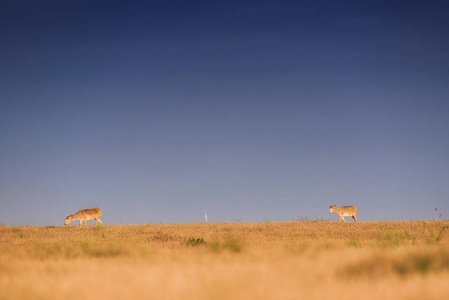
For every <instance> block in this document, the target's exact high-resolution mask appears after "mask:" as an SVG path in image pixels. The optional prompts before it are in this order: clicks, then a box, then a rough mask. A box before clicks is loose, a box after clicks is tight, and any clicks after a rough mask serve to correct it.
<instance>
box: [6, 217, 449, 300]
mask: <svg viewBox="0 0 449 300" xmlns="http://www.w3.org/2000/svg"><path fill="white" fill-rule="evenodd" d="M448 282H449V221H444V220H443V221H379V222H358V223H350V222H347V223H343V222H341V223H338V222H334V221H332V222H331V221H291V222H262V223H245V222H232V223H181V224H138V225H104V226H99V227H96V226H94V225H88V226H87V227H85V228H80V227H78V226H65V227H64V226H47V227H39V226H15V227H10V226H0V299H2V300H3V299H8V300H9V299H11V300H14V299H20V300H22V299H23V300H25V299H27V300H28V299H45V300H48V299H58V300H59V299H83V300H88V299H348V298H356V299H376V300H377V299H420V300H422V299H448V298H449V288H448V287H447V283H448Z"/></svg>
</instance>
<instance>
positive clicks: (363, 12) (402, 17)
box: [0, 0, 449, 225]
mask: <svg viewBox="0 0 449 300" xmlns="http://www.w3.org/2000/svg"><path fill="white" fill-rule="evenodd" d="M447 3H448V2H447V1H333V0H332V1H331V0H330V1H260V0H258V1H246V0H240V1H169V0H164V1H162V0H161V1H92V0H89V1H82V0H72V1H59V0H58V1H56V0H55V1H38V0H33V1H21V0H19V1H17V0H1V1H0V223H3V224H5V225H61V224H62V223H63V221H64V218H65V216H66V215H67V214H69V213H72V214H73V213H75V212H76V211H77V210H79V209H81V208H89V207H95V206H98V207H100V208H101V209H102V210H103V217H102V220H103V221H104V223H105V224H118V223H128V224H132V223H138V222H139V223H140V222H196V221H204V212H205V211H207V214H208V217H209V220H210V221H217V222H218V221H236V220H242V221H268V220H270V221H287V220H294V219H298V218H306V217H307V218H311V219H315V218H324V219H331V220H338V216H336V215H335V214H333V215H329V214H328V208H329V205H330V204H337V205H351V204H353V205H356V206H357V207H358V208H359V212H358V218H359V220H361V221H363V220H387V219H430V218H433V217H434V212H435V211H434V210H435V207H438V213H441V214H442V216H443V218H448V216H449V4H447ZM72 224H75V225H77V222H76V223H72Z"/></svg>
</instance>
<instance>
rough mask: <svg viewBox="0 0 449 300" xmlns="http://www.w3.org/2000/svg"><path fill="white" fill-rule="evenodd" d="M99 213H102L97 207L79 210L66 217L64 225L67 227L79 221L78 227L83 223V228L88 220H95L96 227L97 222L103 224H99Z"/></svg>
mask: <svg viewBox="0 0 449 300" xmlns="http://www.w3.org/2000/svg"><path fill="white" fill-rule="evenodd" d="M101 213H102V211H101V209H99V208H98V207H95V208H86V209H80V210H79V211H77V212H76V214H74V215H67V218H65V222H64V225H67V224H69V223H70V222H72V221H74V220H79V221H80V226H81V225H83V222H84V226H86V224H87V221H90V220H96V221H97V224H96V225H98V222H100V224H102V225H103V222H101V220H100V216H101Z"/></svg>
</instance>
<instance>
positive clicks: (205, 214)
mask: <svg viewBox="0 0 449 300" xmlns="http://www.w3.org/2000/svg"><path fill="white" fill-rule="evenodd" d="M204 218H206V223H207V212H206V211H204Z"/></svg>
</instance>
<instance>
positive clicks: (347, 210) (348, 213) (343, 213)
mask: <svg viewBox="0 0 449 300" xmlns="http://www.w3.org/2000/svg"><path fill="white" fill-rule="evenodd" d="M333 212H334V213H336V214H337V215H339V216H340V220H338V221H339V222H340V221H341V220H342V219H343V222H346V221H345V218H344V217H352V218H353V219H354V222H357V216H356V214H357V207H355V206H354V205H349V206H340V207H337V205H336V204H334V205H331V206H330V207H329V213H330V214H331V213H333Z"/></svg>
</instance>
